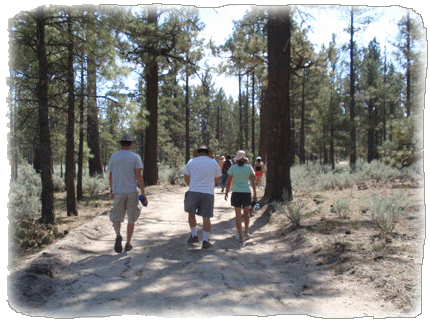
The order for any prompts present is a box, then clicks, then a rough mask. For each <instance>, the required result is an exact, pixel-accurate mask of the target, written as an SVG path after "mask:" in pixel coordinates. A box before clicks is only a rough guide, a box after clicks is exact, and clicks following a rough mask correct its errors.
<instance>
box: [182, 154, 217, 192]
mask: <svg viewBox="0 0 430 323" xmlns="http://www.w3.org/2000/svg"><path fill="white" fill-rule="evenodd" d="M183 173H184V174H185V175H188V176H190V188H189V189H188V190H189V191H190V192H200V193H206V194H212V195H213V194H214V188H215V178H217V177H221V175H222V173H221V169H220V168H219V165H218V163H217V162H216V161H215V160H213V159H212V158H210V157H206V156H199V157H196V158H193V159H191V160H190V161H189V162H188V163H187V165H186V166H185V168H184V171H183Z"/></svg>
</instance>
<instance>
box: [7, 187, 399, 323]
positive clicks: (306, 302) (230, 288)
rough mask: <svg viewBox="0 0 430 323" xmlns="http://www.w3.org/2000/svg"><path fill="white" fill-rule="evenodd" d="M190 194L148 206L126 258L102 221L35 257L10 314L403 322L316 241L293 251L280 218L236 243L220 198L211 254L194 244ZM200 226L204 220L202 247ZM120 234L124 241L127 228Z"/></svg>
mask: <svg viewBox="0 0 430 323" xmlns="http://www.w3.org/2000/svg"><path fill="white" fill-rule="evenodd" d="M185 191H186V188H177V189H175V190H174V191H171V192H164V193H161V194H156V195H151V196H150V197H149V206H148V207H147V208H145V209H144V210H143V213H142V216H141V218H140V221H139V222H138V224H137V226H136V230H135V234H134V236H133V241H132V243H133V245H134V249H133V250H132V251H130V252H123V253H121V254H116V253H115V252H114V251H113V244H114V240H113V239H114V232H113V228H112V226H111V223H110V222H109V220H108V214H107V213H105V214H101V215H100V216H97V217H96V218H94V219H93V220H92V221H91V222H89V223H87V224H85V225H83V226H81V227H79V228H78V229H76V230H74V231H73V232H71V233H70V234H69V235H68V236H66V237H65V238H63V239H62V240H59V241H57V242H56V243H54V244H52V245H50V246H48V247H46V248H45V249H43V251H42V252H40V253H39V254H36V255H34V256H32V257H31V258H30V259H28V261H26V262H25V263H23V264H22V265H21V266H20V268H18V270H17V271H16V272H15V273H13V274H12V275H11V278H10V279H9V285H10V286H9V302H10V306H11V307H12V308H13V309H15V310H16V311H18V312H22V313H25V314H27V315H36V316H39V315H41V316H48V317H61V318H69V317H81V316H110V315H124V314H139V315H151V316H154V315H155V316H159V317H213V316H219V315H221V316H231V315H264V316H265V315H276V314H307V315H310V316H315V317H325V318H340V317H347V318H351V317H363V316H374V317H396V316H402V315H404V314H403V313H401V312H400V311H399V310H397V309H396V308H395V307H394V306H393V305H391V304H390V303H389V302H386V301H384V300H383V299H382V298H381V297H380V296H378V294H377V292H376V291H375V290H373V289H372V288H370V287H369V286H370V285H366V284H363V283H362V282H360V281H358V280H355V278H354V277H353V276H351V277H347V276H345V275H340V276H339V275H336V274H335V273H334V271H333V270H331V269H328V267H326V266H325V265H324V264H321V263H320V262H318V260H317V258H312V257H308V256H307V255H309V254H312V252H317V251H318V241H312V242H309V243H304V244H301V248H299V249H296V248H293V247H292V245H291V244H290V243H289V241H288V239H289V237H287V236H285V235H282V234H279V232H278V231H277V229H278V227H279V223H280V222H279V221H280V219H276V218H274V217H270V215H268V214H267V213H263V211H259V212H258V213H257V214H256V215H255V216H253V217H251V224H250V225H251V227H250V232H251V234H252V235H253V237H252V238H251V239H250V240H248V241H246V242H245V243H239V242H237V241H236V240H235V235H236V229H235V224H234V212H233V209H232V207H231V206H230V203H229V202H227V201H224V200H223V195H222V194H221V193H220V190H219V189H216V196H215V218H214V219H213V222H212V233H211V241H212V242H214V245H213V247H212V248H210V249H201V244H200V243H199V244H198V245H197V244H196V245H188V244H187V243H186V240H187V238H188V236H189V227H188V223H187V216H186V213H185V212H184V211H183V195H184V193H185ZM201 223H202V222H201V219H200V218H198V234H199V238H200V240H202V231H201ZM122 232H123V237H124V236H125V226H123V228H122ZM31 264H33V267H30V265H31ZM34 264H38V266H34ZM29 268H32V270H29ZM51 274H52V277H51ZM24 285H25V286H26V288H25V289H23V287H22V286H24Z"/></svg>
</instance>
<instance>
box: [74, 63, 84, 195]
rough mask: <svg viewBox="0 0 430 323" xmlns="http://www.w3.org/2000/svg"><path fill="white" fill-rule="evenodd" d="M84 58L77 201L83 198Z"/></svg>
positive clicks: (80, 106)
mask: <svg viewBox="0 0 430 323" xmlns="http://www.w3.org/2000/svg"><path fill="white" fill-rule="evenodd" d="M84 92H85V91H84V58H83V57H82V66H81V98H80V103H79V149H78V178H77V182H78V183H77V185H76V197H77V199H78V201H81V200H82V199H83V198H84V195H83V188H82V177H83V168H84V110H85V106H84Z"/></svg>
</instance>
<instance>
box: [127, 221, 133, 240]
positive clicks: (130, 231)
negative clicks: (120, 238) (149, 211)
mask: <svg viewBox="0 0 430 323" xmlns="http://www.w3.org/2000/svg"><path fill="white" fill-rule="evenodd" d="M133 232H134V223H128V224H127V244H130V242H131V237H132V236H133Z"/></svg>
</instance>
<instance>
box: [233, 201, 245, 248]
mask: <svg viewBox="0 0 430 323" xmlns="http://www.w3.org/2000/svg"><path fill="white" fill-rule="evenodd" d="M234 212H235V213H236V229H237V232H238V233H239V240H240V241H241V240H242V239H243V237H242V209H241V208H240V207H235V208H234Z"/></svg>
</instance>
